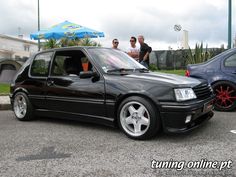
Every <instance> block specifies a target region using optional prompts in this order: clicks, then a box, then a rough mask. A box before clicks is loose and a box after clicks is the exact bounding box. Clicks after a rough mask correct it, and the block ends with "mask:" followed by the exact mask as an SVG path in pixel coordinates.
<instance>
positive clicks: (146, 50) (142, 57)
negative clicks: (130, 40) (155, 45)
mask: <svg viewBox="0 0 236 177" xmlns="http://www.w3.org/2000/svg"><path fill="white" fill-rule="evenodd" d="M138 42H139V44H140V52H139V62H140V63H141V64H142V65H143V66H145V67H146V68H148V66H149V54H150V53H151V52H152V48H151V47H149V46H148V45H147V44H146V43H144V37H143V36H142V35H140V36H138Z"/></svg>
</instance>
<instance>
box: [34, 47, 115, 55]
mask: <svg viewBox="0 0 236 177" xmlns="http://www.w3.org/2000/svg"><path fill="white" fill-rule="evenodd" d="M76 49H78V50H81V49H85V50H87V49H111V50H113V49H112V48H106V47H97V46H73V47H62V48H53V49H47V50H43V51H39V52H38V53H44V52H54V51H65V50H76ZM38 53H37V54H38Z"/></svg>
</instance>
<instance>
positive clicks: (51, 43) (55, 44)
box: [43, 39, 60, 49]
mask: <svg viewBox="0 0 236 177" xmlns="http://www.w3.org/2000/svg"><path fill="white" fill-rule="evenodd" d="M58 47H60V46H59V44H58V41H57V40H56V39H49V40H46V42H45V43H44V44H43V49H53V48H58Z"/></svg>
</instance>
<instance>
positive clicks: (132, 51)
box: [128, 36, 139, 61]
mask: <svg viewBox="0 0 236 177" xmlns="http://www.w3.org/2000/svg"><path fill="white" fill-rule="evenodd" d="M136 42H137V39H136V37H133V36H132V37H131V38H130V47H129V48H128V55H129V56H131V57H132V58H134V59H135V60H136V61H139V47H137V46H136Z"/></svg>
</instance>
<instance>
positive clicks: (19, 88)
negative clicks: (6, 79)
mask: <svg viewBox="0 0 236 177" xmlns="http://www.w3.org/2000/svg"><path fill="white" fill-rule="evenodd" d="M19 92H23V93H25V94H26V95H27V96H28V94H29V92H28V91H27V90H26V89H25V88H23V87H18V88H16V89H15V90H14V92H13V93H12V98H13V97H14V96H15V95H16V94H17V93H19Z"/></svg>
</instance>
